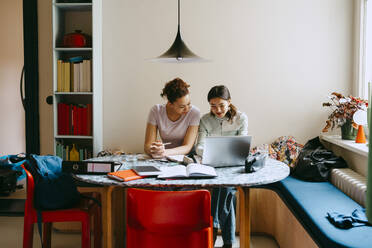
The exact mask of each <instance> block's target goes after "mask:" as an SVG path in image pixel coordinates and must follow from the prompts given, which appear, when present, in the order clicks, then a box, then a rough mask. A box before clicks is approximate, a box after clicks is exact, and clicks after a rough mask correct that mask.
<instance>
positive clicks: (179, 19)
mask: <svg viewBox="0 0 372 248" xmlns="http://www.w3.org/2000/svg"><path fill="white" fill-rule="evenodd" d="M179 29H180V0H178V30H179Z"/></svg>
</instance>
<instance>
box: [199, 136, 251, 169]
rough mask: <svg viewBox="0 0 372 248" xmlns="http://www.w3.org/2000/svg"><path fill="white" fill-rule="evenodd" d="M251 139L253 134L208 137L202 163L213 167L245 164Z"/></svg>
mask: <svg viewBox="0 0 372 248" xmlns="http://www.w3.org/2000/svg"><path fill="white" fill-rule="evenodd" d="M251 141H252V136H218V137H206V138H205V144H204V152H203V158H202V164H206V165H209V166H212V167H226V166H241V165H244V164H245V159H246V158H247V157H248V155H249V149H250V147H251Z"/></svg>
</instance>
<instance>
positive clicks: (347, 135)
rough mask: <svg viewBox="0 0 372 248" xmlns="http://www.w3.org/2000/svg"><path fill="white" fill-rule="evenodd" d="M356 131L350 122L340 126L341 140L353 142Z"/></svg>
mask: <svg viewBox="0 0 372 248" xmlns="http://www.w3.org/2000/svg"><path fill="white" fill-rule="evenodd" d="M357 133H358V130H357V129H355V128H354V127H353V125H352V122H351V121H350V120H347V121H346V122H345V124H344V125H342V126H341V138H342V139H344V140H355V138H356V136H357Z"/></svg>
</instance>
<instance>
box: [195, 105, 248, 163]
mask: <svg viewBox="0 0 372 248" xmlns="http://www.w3.org/2000/svg"><path fill="white" fill-rule="evenodd" d="M239 135H248V117H247V115H246V114H245V113H242V112H239V111H238V112H237V113H236V115H235V116H234V118H233V120H232V122H231V121H228V120H227V117H226V116H225V117H223V118H217V117H216V116H214V115H212V114H211V113H208V114H205V115H203V117H202V118H201V120H200V125H199V135H198V142H197V144H196V153H197V154H198V155H199V156H203V150H204V139H205V137H208V136H239Z"/></svg>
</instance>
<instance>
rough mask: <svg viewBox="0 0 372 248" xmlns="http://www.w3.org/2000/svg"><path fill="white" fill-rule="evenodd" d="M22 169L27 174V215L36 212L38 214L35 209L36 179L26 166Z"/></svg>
mask: <svg viewBox="0 0 372 248" xmlns="http://www.w3.org/2000/svg"><path fill="white" fill-rule="evenodd" d="M22 168H23V169H24V170H25V172H26V178H27V199H26V205H25V214H26V212H27V213H30V211H34V212H35V213H36V210H35V209H34V188H35V183H34V178H33V177H32V175H31V173H30V172H29V171H28V170H27V169H26V167H25V165H24V164H23V165H22Z"/></svg>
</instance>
